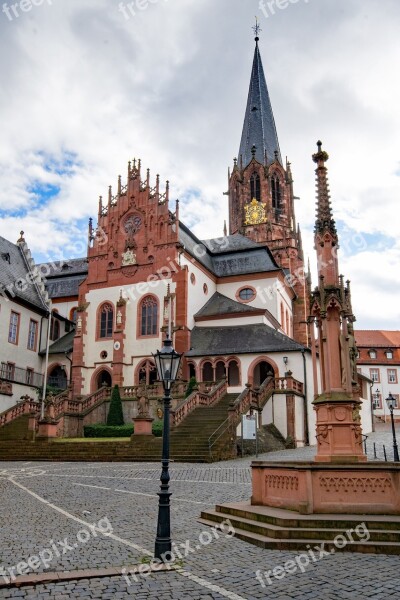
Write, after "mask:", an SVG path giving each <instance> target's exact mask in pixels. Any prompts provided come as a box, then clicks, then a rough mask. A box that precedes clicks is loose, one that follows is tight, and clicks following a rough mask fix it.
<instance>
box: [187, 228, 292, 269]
mask: <svg viewBox="0 0 400 600" xmlns="http://www.w3.org/2000/svg"><path fill="white" fill-rule="evenodd" d="M179 241H180V242H181V244H182V245H183V246H184V247H185V250H186V251H187V252H188V253H189V254H190V255H191V256H193V258H196V259H197V260H198V261H199V262H200V263H201V264H202V265H203V266H204V267H206V268H207V269H208V270H209V271H210V272H211V273H213V274H214V275H215V276H216V277H229V276H232V275H247V274H251V273H264V272H269V271H279V270H280V268H279V267H278V265H277V264H276V262H275V260H274V258H273V256H272V254H271V252H270V251H269V250H268V248H266V247H265V246H262V245H261V244H257V243H256V242H253V241H251V240H249V239H247V238H246V237H244V236H243V235H240V234H239V233H237V234H235V235H230V236H227V237H226V238H225V237H223V238H215V239H211V240H205V241H201V240H199V239H198V238H197V237H196V236H195V235H194V234H193V233H192V232H191V231H190V230H189V229H188V228H187V227H186V226H185V225H184V224H183V223H180V224H179Z"/></svg>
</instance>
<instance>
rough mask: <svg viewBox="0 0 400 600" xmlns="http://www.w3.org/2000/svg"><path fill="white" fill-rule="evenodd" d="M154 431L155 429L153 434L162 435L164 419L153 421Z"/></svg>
mask: <svg viewBox="0 0 400 600" xmlns="http://www.w3.org/2000/svg"><path fill="white" fill-rule="evenodd" d="M152 431H153V435H155V436H156V437H162V432H163V422H162V421H153V427H152Z"/></svg>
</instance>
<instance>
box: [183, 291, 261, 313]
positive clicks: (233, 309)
mask: <svg viewBox="0 0 400 600" xmlns="http://www.w3.org/2000/svg"><path fill="white" fill-rule="evenodd" d="M260 312H265V309H259V308H254V307H253V306H249V305H248V304H241V303H240V302H236V300H232V298H228V297H227V296H224V295H223V294H220V293H219V292H215V294H213V296H212V297H211V298H210V300H209V301H208V302H207V304H205V305H204V306H203V308H201V309H200V310H199V312H198V313H196V314H195V315H194V318H195V319H199V318H201V317H214V316H219V315H221V316H223V315H227V314H228V315H232V314H238V315H240V314H249V313H256V314H260Z"/></svg>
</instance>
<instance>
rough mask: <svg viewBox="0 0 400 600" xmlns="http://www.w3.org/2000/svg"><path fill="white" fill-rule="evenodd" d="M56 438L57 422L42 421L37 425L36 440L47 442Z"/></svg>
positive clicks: (50, 420)
mask: <svg viewBox="0 0 400 600" xmlns="http://www.w3.org/2000/svg"><path fill="white" fill-rule="evenodd" d="M56 437H57V422H56V421H53V420H52V419H43V420H42V421H39V423H38V431H37V434H36V439H37V440H39V441H40V440H48V439H53V438H56Z"/></svg>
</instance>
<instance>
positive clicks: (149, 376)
mask: <svg viewBox="0 0 400 600" xmlns="http://www.w3.org/2000/svg"><path fill="white" fill-rule="evenodd" d="M137 377H138V383H139V384H143V385H154V384H155V383H156V381H157V377H158V375H157V369H156V365H155V364H154V362H153V361H152V360H146V361H144V362H143V363H142V364H141V365H140V366H139V369H138V376H137Z"/></svg>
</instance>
